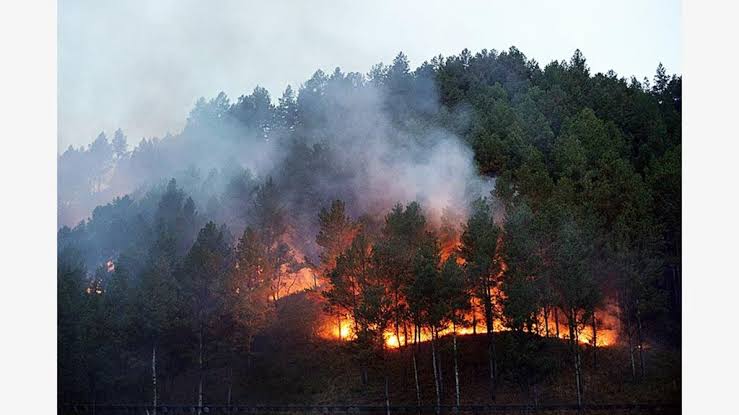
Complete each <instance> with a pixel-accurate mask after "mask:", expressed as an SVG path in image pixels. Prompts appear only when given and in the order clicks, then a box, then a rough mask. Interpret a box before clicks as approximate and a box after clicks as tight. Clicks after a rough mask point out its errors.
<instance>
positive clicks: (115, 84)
mask: <svg viewBox="0 0 739 415" xmlns="http://www.w3.org/2000/svg"><path fill="white" fill-rule="evenodd" d="M58 10H59V29H58V30H59V56H58V64H59V83H58V85H59V146H60V150H62V151H63V149H65V148H66V147H67V146H68V145H70V144H73V145H75V146H79V145H82V144H87V143H89V142H91V141H92V140H93V139H94V137H95V136H96V135H97V134H98V133H99V132H100V131H102V130H104V131H106V132H107V133H108V134H109V136H111V135H112V132H113V131H114V130H115V129H116V128H118V127H120V128H122V129H123V130H124V132H125V133H126V135H127V136H128V140H129V144H131V145H133V144H135V143H138V141H139V140H140V139H141V138H142V137H152V136H160V137H161V136H163V135H164V134H165V133H166V132H168V131H169V132H172V133H176V132H178V131H179V130H180V129H181V128H182V126H183V125H184V122H185V119H186V118H187V114H188V113H189V111H190V109H191V108H192V106H193V104H194V103H195V101H196V100H197V98H198V97H200V96H205V97H208V98H210V97H213V96H215V95H216V94H217V93H218V92H219V91H224V92H226V93H227V94H228V95H229V97H230V98H231V99H232V100H235V99H236V98H237V97H238V96H239V95H241V94H244V93H249V92H251V90H252V89H253V88H254V86H256V85H257V84H258V85H262V86H264V87H265V88H267V89H268V90H269V91H270V93H271V94H272V97H273V99H274V100H276V97H279V95H280V94H281V93H282V91H283V90H284V88H285V86H287V85H288V84H292V85H293V86H294V87H296V88H297V87H298V86H299V85H300V83H301V82H303V81H305V80H307V79H308V78H309V77H310V76H311V75H312V74H313V72H315V70H316V69H319V68H320V69H323V70H324V71H332V70H333V69H334V68H335V67H337V66H339V67H341V68H342V70H344V71H359V72H363V73H366V72H367V71H369V69H370V67H371V66H372V65H373V64H375V63H378V62H385V63H389V62H391V61H392V59H393V57H394V56H395V55H396V54H397V53H398V52H399V51H403V52H405V54H406V55H408V57H409V59H410V61H411V66H412V67H413V68H415V67H416V66H417V65H419V64H420V63H421V62H423V61H424V60H428V59H430V58H431V57H433V56H435V55H438V54H442V55H445V56H448V55H451V54H457V53H459V52H460V51H461V50H462V49H464V48H465V47H466V48H468V49H470V50H471V51H472V52H473V53H474V52H477V51H479V50H480V49H483V48H487V49H497V50H499V51H500V50H505V49H508V48H509V47H510V46H512V45H515V46H516V47H518V48H519V49H520V50H521V51H522V52H523V53H524V54H526V56H527V57H529V58H534V59H536V60H537V61H538V62H539V64H540V65H541V66H542V67H543V66H544V65H545V64H546V63H548V62H550V61H552V60H562V59H569V57H570V56H571V55H572V52H573V51H574V50H575V49H576V48H580V49H581V50H582V52H583V54H584V55H585V57H586V59H587V61H588V64H589V65H590V68H591V70H592V71H593V72H605V71H607V70H609V69H613V70H615V71H616V72H617V73H618V74H619V75H622V76H627V77H630V76H631V75H636V76H637V77H638V78H640V79H641V78H642V77H644V76H648V77H649V78H650V79H651V77H652V75H653V74H654V70H655V68H656V67H657V64H658V63H659V62H662V63H663V64H664V65H665V66H666V67H667V70H668V72H671V73H673V72H677V73H680V72H681V60H682V50H681V46H682V30H681V24H682V22H681V3H680V1H675V0H659V1H638V0H621V1H617V2H615V1H603V2H601V1H595V0H590V1H539V2H534V1H521V0H516V1H514V0H509V1H505V2H502V1H454V2H451V1H444V2H442V1H430V0H425V1H378V0H373V1H369V0H368V1H363V2H360V1H339V0H334V1H326V0H310V1H298V0H293V1H276V0H272V1H246V0H242V1H205V0H201V1H191V0H151V1H143V0H126V1H107V0H106V1H103V0H60V1H59V5H58Z"/></svg>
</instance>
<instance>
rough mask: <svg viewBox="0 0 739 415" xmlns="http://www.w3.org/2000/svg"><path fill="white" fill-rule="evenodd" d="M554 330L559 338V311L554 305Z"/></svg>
mask: <svg viewBox="0 0 739 415" xmlns="http://www.w3.org/2000/svg"><path fill="white" fill-rule="evenodd" d="M554 330H555V334H556V335H557V338H559V312H558V311H557V307H554Z"/></svg>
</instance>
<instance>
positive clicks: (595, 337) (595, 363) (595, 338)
mask: <svg viewBox="0 0 739 415" xmlns="http://www.w3.org/2000/svg"><path fill="white" fill-rule="evenodd" d="M597 367H598V326H597V319H596V317H595V311H593V369H594V370H595V369H596V368H597Z"/></svg>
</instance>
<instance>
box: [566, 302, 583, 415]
mask: <svg viewBox="0 0 739 415" xmlns="http://www.w3.org/2000/svg"><path fill="white" fill-rule="evenodd" d="M575 318H576V314H575V310H570V317H569V319H568V320H569V322H568V326H569V329H570V348H571V349H572V358H573V360H574V364H575V386H576V389H577V406H578V407H582V386H581V384H580V346H579V345H578V344H577V320H575Z"/></svg>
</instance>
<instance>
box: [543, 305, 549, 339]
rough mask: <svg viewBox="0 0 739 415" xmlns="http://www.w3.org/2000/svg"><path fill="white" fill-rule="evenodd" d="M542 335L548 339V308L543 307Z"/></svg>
mask: <svg viewBox="0 0 739 415" xmlns="http://www.w3.org/2000/svg"><path fill="white" fill-rule="evenodd" d="M544 335H545V337H549V308H548V307H547V306H544Z"/></svg>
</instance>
